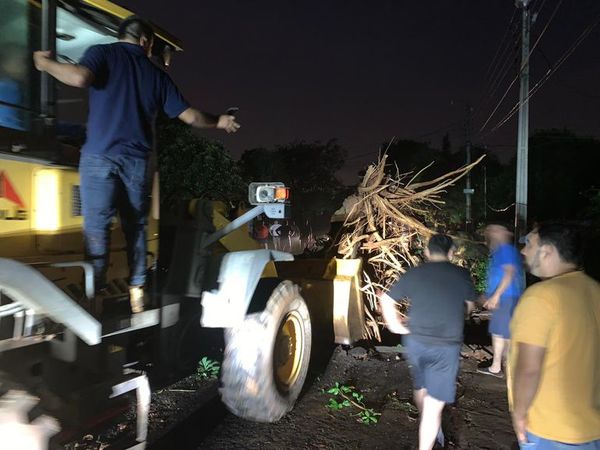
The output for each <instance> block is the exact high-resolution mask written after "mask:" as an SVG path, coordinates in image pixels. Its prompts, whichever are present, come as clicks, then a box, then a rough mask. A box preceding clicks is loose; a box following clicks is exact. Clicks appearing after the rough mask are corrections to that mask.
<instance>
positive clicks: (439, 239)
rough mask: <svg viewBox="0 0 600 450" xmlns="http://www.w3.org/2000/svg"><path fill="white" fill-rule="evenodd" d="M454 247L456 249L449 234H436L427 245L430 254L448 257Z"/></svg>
mask: <svg viewBox="0 0 600 450" xmlns="http://www.w3.org/2000/svg"><path fill="white" fill-rule="evenodd" d="M452 247H454V241H453V240H452V238H451V237H450V236H448V235H447V234H434V235H433V236H431V237H430V238H429V242H428V243H427V249H428V250H429V253H436V254H438V255H447V254H448V252H449V251H450V250H451V249H452Z"/></svg>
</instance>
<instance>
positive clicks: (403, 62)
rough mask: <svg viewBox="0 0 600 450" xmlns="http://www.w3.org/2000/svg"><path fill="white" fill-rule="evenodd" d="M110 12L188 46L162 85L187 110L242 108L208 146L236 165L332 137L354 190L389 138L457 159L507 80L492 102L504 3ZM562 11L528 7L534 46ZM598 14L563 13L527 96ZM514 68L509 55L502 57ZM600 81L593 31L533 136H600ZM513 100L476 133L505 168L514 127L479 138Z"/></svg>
mask: <svg viewBox="0 0 600 450" xmlns="http://www.w3.org/2000/svg"><path fill="white" fill-rule="evenodd" d="M117 2H118V3H120V4H122V5H123V6H125V7H127V8H129V9H131V10H133V11H135V12H136V13H138V14H140V15H142V16H145V17H147V18H148V19H150V20H152V21H153V22H155V23H157V24H158V25H160V26H161V27H163V28H165V29H167V30H169V31H170V32H172V33H173V34H174V35H176V36H177V37H179V38H180V39H181V40H182V41H183V43H184V49H185V50H184V52H183V53H182V54H179V55H177V57H176V58H175V60H174V63H173V66H172V69H171V75H172V77H173V79H174V80H175V81H176V83H177V84H178V85H179V86H180V88H181V90H182V92H183V93H184V95H185V96H186V97H187V98H188V99H189V100H190V101H191V102H192V104H193V105H194V106H196V107H198V108H200V109H204V110H207V111H211V112H221V111H224V110H225V108H227V107H229V106H239V107H240V113H239V121H240V122H241V124H242V128H241V130H240V131H239V132H238V133H237V134H235V135H231V136H223V135H222V134H219V133H216V132H208V133H207V134H208V135H209V136H210V137H218V138H219V139H221V140H222V141H223V142H224V143H225V145H226V147H227V149H228V150H229V151H230V152H231V153H232V154H233V155H234V156H235V157H239V155H240V154H241V153H242V151H243V150H245V149H248V148H253V147H259V146H264V147H271V146H273V145H275V144H285V143H288V142H290V141H292V140H295V139H302V140H307V141H312V140H328V139H330V138H337V139H338V140H339V142H340V143H341V144H342V145H343V146H344V147H345V148H347V149H348V151H349V159H348V161H347V163H346V167H345V168H344V169H343V170H342V173H341V175H342V176H343V178H344V179H345V180H346V181H349V182H351V181H354V179H355V173H356V171H357V169H359V168H360V167H361V166H362V165H363V164H364V163H366V162H369V161H370V159H372V158H373V157H374V154H367V155H364V154H365V153H369V152H375V153H376V152H377V149H378V147H379V144H380V143H381V142H383V141H386V140H389V139H390V138H391V137H393V136H397V137H399V138H419V137H421V139H422V140H426V141H430V142H431V143H432V144H433V145H434V146H438V147H439V146H440V145H441V139H442V136H443V135H444V133H446V132H449V133H450V139H451V142H452V145H453V147H459V146H460V145H462V144H463V141H464V136H465V134H464V125H463V124H464V118H465V104H466V102H471V104H472V105H473V106H476V107H477V105H479V107H478V108H477V110H476V114H475V117H474V126H473V129H474V131H475V132H477V131H478V130H479V128H480V127H481V125H482V124H483V122H484V121H485V119H486V118H487V117H488V115H489V114H490V113H491V111H492V109H493V108H494V106H495V105H496V104H497V102H498V101H499V100H500V98H501V96H502V94H503V93H504V92H505V90H506V88H507V86H508V84H509V83H510V81H511V80H512V79H513V78H514V77H515V76H516V70H517V68H516V67H514V66H513V69H512V70H511V72H510V73H508V75H507V76H506V78H505V79H504V82H503V83H502V84H501V85H500V86H499V87H498V88H497V91H496V92H495V93H494V94H493V95H490V92H489V91H490V90H491V89H490V86H491V85H492V83H491V82H490V80H488V78H489V77H486V71H487V69H488V67H489V66H490V62H491V61H492V58H493V56H494V54H495V52H496V50H497V49H498V47H499V44H500V42H501V40H502V37H503V35H504V33H505V31H506V30H507V28H508V25H509V22H510V20H511V17H512V16H513V13H514V11H515V7H514V1H513V0H485V1H482V0H444V1H442V0H438V1H412V2H408V1H400V0H371V1H368V2H367V1H366V0H363V1H358V0H318V1H317V0H303V1H297V2H292V1H290V0H288V1H285V0H283V1H282V0H278V1H275V0H260V1H259V0H219V1H211V2H206V1H202V2H200V1H197V2H196V1H195V2H191V1H185V0H170V1H168V2H166V1H164V0H143V1H142V0H120V1H119V0H117ZM559 3H561V2H560V0H534V1H533V3H532V9H533V11H538V10H539V15H538V17H537V20H536V22H535V24H534V25H533V27H532V44H533V42H535V40H536V39H537V37H538V36H539V35H540V33H541V32H542V30H543V28H544V27H545V26H546V24H547V22H548V20H549V18H550V16H551V14H552V12H553V10H554V8H555V7H556V6H557V5H558V4H559ZM598 14H600V2H599V1H597V0H564V1H562V3H561V5H560V7H559V9H558V13H557V14H556V16H555V17H554V19H553V21H552V22H551V23H550V24H549V26H548V29H547V31H546V33H545V34H544V35H543V37H542V39H541V41H540V44H539V46H538V47H537V49H536V50H535V51H534V53H533V55H532V60H531V73H532V83H531V86H533V85H534V84H535V82H536V81H537V80H538V79H540V77H541V76H542V75H543V74H544V73H545V72H546V71H547V69H548V67H549V66H548V64H549V63H550V64H554V63H555V61H557V60H558V59H559V58H560V57H561V55H563V53H564V52H565V51H567V49H568V48H569V47H570V46H571V45H572V44H573V43H574V42H575V40H576V39H577V37H578V36H579V35H580V34H581V33H582V32H583V30H584V29H585V28H586V27H587V26H588V25H590V24H591V23H592V22H593V21H594V19H595V18H597V15H598ZM516 19H519V27H518V29H519V30H520V18H518V17H517V18H516ZM513 25H517V24H516V22H513ZM517 55H518V53H517V49H516V48H515V46H514V45H510V47H509V49H508V50H507V51H506V52H505V54H504V58H506V59H507V60H508V59H509V58H510V61H515V58H517V57H519V56H517ZM503 61H504V59H502V58H501V59H500V63H502V62H503ZM496 73H498V74H501V73H502V71H501V70H497V72H496ZM599 75H600V26H598V27H596V28H595V29H594V30H593V31H592V32H591V34H590V35H589V36H588V37H587V39H586V40H585V41H584V42H583V43H582V44H581V45H580V46H579V47H578V48H577V49H576V50H575V51H574V52H573V54H572V55H571V56H570V57H569V59H568V60H566V62H565V63H564V64H563V65H562V66H561V67H560V68H559V69H558V70H557V72H556V73H555V74H554V75H553V76H552V77H551V78H550V80H549V81H548V82H547V83H546V84H545V85H544V86H543V87H542V88H541V89H540V91H539V92H538V93H537V94H536V95H535V96H534V97H533V98H532V100H531V102H530V128H531V130H532V131H533V130H534V129H538V128H549V127H559V128H562V127H567V128H570V129H573V130H574V131H576V132H577V133H578V134H582V135H592V136H600V123H599V121H598V111H600V92H599V91H598V89H597V85H598V82H599V81H598V80H599V78H600V77H599ZM482 90H483V91H484V93H485V95H483V97H482V95H481V93H482ZM486 91H487V93H486ZM481 98H483V100H480V99H481ZM517 99H518V83H515V86H514V88H513V89H512V90H511V91H510V92H509V94H508V96H507V98H506V99H505V101H504V102H503V103H502V107H501V108H500V109H499V111H498V112H497V113H496V115H495V116H494V117H493V118H492V120H491V121H490V123H489V125H488V127H487V129H486V130H485V131H484V132H483V133H481V134H479V135H477V134H475V136H474V138H473V141H474V142H475V143H476V144H485V145H489V146H490V147H489V148H490V149H493V150H494V151H497V152H498V153H499V154H501V155H504V156H505V157H507V156H509V155H511V154H512V153H514V152H515V147H516V116H515V117H514V118H513V119H512V120H511V121H509V122H508V123H506V125H504V126H503V127H502V128H501V129H500V130H498V131H496V132H493V133H488V130H489V129H491V128H492V127H493V125H495V124H496V123H498V122H499V121H500V119H501V118H502V117H503V116H504V114H505V113H506V112H507V111H508V110H509V109H510V108H512V106H513V105H514V104H515V103H516V101H517ZM433 131H435V132H433ZM432 132H433V133H432ZM423 135H427V136H424V137H422V136H423ZM360 155H362V156H360Z"/></svg>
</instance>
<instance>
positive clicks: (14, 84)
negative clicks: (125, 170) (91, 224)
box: [0, 0, 182, 298]
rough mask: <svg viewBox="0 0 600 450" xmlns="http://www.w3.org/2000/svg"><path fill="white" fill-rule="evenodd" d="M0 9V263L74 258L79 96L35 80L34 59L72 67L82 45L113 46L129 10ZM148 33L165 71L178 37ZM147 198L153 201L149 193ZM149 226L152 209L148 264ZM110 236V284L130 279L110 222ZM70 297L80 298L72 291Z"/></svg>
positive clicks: (55, 2)
mask: <svg viewBox="0 0 600 450" xmlns="http://www.w3.org/2000/svg"><path fill="white" fill-rule="evenodd" d="M0 3H1V6H2V8H1V10H0V257H8V258H14V259H17V260H19V261H22V262H25V263H27V264H38V263H41V262H44V263H52V264H54V263H56V262H64V261H81V260H84V255H83V237H82V225H83V218H82V215H81V201H80V198H81V197H80V190H79V174H78V171H77V166H78V163H79V155H80V148H81V146H82V145H83V143H84V142H85V135H86V130H85V123H86V120H87V109H88V104H87V101H88V96H87V90H85V89H76V88H71V87H68V86H66V85H64V84H62V83H59V82H57V81H56V80H54V78H52V77H50V76H49V75H48V74H45V73H40V72H39V71H37V70H36V69H35V67H34V65H33V58H32V55H33V52H34V51H36V50H50V51H51V52H53V54H55V55H56V58H57V60H58V61H60V62H68V63H77V62H78V61H79V60H80V59H81V57H82V56H83V54H84V52H85V51H86V49H87V48H89V47H90V46H92V45H96V44H107V43H112V42H116V41H117V40H118V37H117V33H118V28H119V25H120V23H121V21H122V20H123V19H124V18H126V17H128V16H130V15H132V14H133V13H132V12H131V11H128V10H126V9H124V8H122V7H120V6H118V5H116V4H114V3H112V2H109V1H106V0H2V1H1V2H0ZM154 28H155V39H154V46H153V56H152V59H153V61H154V62H155V63H156V64H157V65H158V66H159V67H163V68H164V69H165V70H166V68H167V67H168V66H169V65H170V63H171V58H172V55H174V54H175V53H176V52H177V51H181V50H182V47H181V44H180V43H179V42H178V41H177V39H175V38H174V37H172V36H170V35H169V34H168V33H166V32H165V31H163V30H162V29H160V28H158V27H156V26H155V27H154ZM155 179H156V180H157V177H155ZM156 184H158V182H156ZM153 199H158V191H157V190H154V191H153ZM156 203H157V202H156ZM156 219H158V213H157V207H156V206H155V205H154V204H153V210H152V215H151V217H150V219H149V223H148V231H147V236H148V249H149V252H150V253H151V254H152V258H153V259H155V257H156V254H157V252H158V221H157V220H156ZM114 231H115V232H114V233H113V239H112V241H111V261H112V262H113V263H114V264H113V266H112V269H111V270H112V272H111V274H110V277H111V280H115V283H116V282H120V281H122V280H123V279H126V278H127V275H128V274H127V264H126V255H125V250H124V247H125V240H124V236H123V233H122V232H121V230H120V225H119V223H118V221H115V223H114ZM40 270H44V271H45V272H44V273H45V274H46V275H47V276H49V277H50V278H52V279H58V280H60V281H58V282H57V284H58V285H59V286H60V288H61V289H63V290H65V291H68V289H69V286H71V285H74V286H75V285H77V283H78V282H79V279H80V278H81V274H80V272H79V271H78V269H72V270H67V269H64V270H63V269H61V271H60V273H58V274H55V273H52V272H51V271H50V269H45V268H44V269H40ZM63 272H64V273H63ZM65 274H66V275H65ZM75 281H77V283H76V282H75ZM121 284H122V283H120V284H119V286H121ZM75 287H76V286H75ZM75 287H74V288H73V289H75ZM121 291H122V289H119V290H118V291H117V292H121ZM74 292H75V291H74ZM73 295H74V296H75V297H76V298H80V297H81V296H82V295H83V294H82V293H81V292H80V290H77V291H76V292H75V293H74V294H73Z"/></svg>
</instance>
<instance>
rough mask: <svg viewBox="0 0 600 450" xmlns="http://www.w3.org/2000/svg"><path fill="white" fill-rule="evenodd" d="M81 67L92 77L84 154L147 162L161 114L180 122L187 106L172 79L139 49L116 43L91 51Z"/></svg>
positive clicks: (87, 53)
mask: <svg viewBox="0 0 600 450" xmlns="http://www.w3.org/2000/svg"><path fill="white" fill-rule="evenodd" d="M79 64H80V65H82V66H84V67H87V68H88V69H89V70H90V71H91V72H92V73H93V74H94V77H95V79H94V83H93V84H92V86H91V87H90V89H89V101H90V105H89V109H90V111H89V116H88V125H87V141H86V143H85V145H84V147H83V149H82V151H83V152H84V153H86V154H120V155H129V156H135V157H141V158H146V157H148V155H149V153H150V150H151V149H152V139H153V128H154V120H155V118H156V115H157V113H158V111H159V110H162V111H164V112H165V113H166V114H167V116H169V117H171V118H173V117H177V116H178V115H179V114H181V113H182V112H183V111H185V110H186V109H187V108H188V107H189V104H188V103H187V102H186V101H185V99H184V98H183V96H182V95H181V93H180V92H179V90H178V89H177V87H176V86H175V84H174V83H173V81H172V80H171V78H170V77H169V76H168V75H167V74H166V72H164V71H163V70H161V69H159V68H158V67H157V66H155V65H154V64H153V63H152V61H150V59H149V58H148V57H147V56H146V53H145V51H144V49H143V48H142V47H141V46H139V45H136V44H130V43H127V42H116V43H114V44H106V45H94V46H92V47H90V48H89V49H87V51H86V52H85V54H84V55H83V58H82V59H81V61H79Z"/></svg>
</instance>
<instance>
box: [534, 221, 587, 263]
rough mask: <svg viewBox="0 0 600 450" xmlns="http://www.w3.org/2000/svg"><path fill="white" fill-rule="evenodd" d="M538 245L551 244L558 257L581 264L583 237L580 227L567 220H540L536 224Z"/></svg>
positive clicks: (567, 261)
mask: <svg viewBox="0 0 600 450" xmlns="http://www.w3.org/2000/svg"><path fill="white" fill-rule="evenodd" d="M537 233H538V236H539V239H540V240H539V245H544V244H548V245H552V246H554V247H555V248H556V251H557V252H558V254H559V256H560V259H562V260H563V261H564V262H566V263H571V264H575V265H576V266H577V267H578V268H579V267H581V265H582V264H583V251H584V239H583V230H582V227H581V226H580V225H578V224H574V223H569V222H542V223H540V224H538V226H537Z"/></svg>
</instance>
